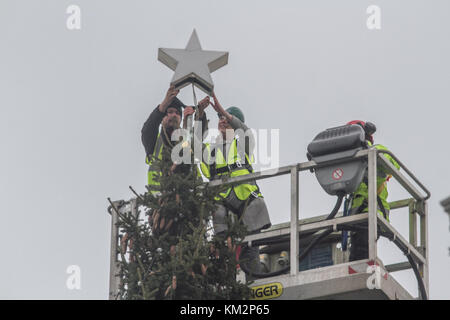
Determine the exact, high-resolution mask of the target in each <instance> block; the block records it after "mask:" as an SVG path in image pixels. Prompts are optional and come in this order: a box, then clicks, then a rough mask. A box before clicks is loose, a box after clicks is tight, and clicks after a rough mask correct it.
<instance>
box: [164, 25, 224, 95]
mask: <svg viewBox="0 0 450 320" xmlns="http://www.w3.org/2000/svg"><path fill="white" fill-rule="evenodd" d="M158 60H159V61H161V62H162V63H164V64H165V65H166V66H168V67H169V68H170V69H172V70H174V71H175V74H174V75H173V78H172V81H171V84H174V85H175V87H177V88H183V87H185V86H187V85H189V84H190V83H193V84H194V85H195V86H197V87H198V88H200V89H201V90H203V91H205V92H206V93H207V94H211V92H212V90H213V88H214V84H213V81H212V78H211V72H214V71H216V70H217V69H219V68H220V67H223V66H224V65H226V64H227V63H228V52H222V51H206V50H202V47H201V45H200V41H199V40H198V36H197V32H196V31H195V29H194V31H193V32H192V35H191V38H190V39H189V42H188V44H187V46H186V49H166V48H159V50H158Z"/></svg>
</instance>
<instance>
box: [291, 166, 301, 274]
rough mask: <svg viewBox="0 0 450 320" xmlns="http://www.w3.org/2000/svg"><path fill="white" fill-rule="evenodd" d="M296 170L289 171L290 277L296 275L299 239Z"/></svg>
mask: <svg viewBox="0 0 450 320" xmlns="http://www.w3.org/2000/svg"><path fill="white" fill-rule="evenodd" d="M298 218H299V214H298V168H297V166H296V165H295V166H293V167H292V169H291V250H290V265H291V275H292V276H295V275H297V274H298V271H299V270H298V257H299V237H298Z"/></svg>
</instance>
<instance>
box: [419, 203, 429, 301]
mask: <svg viewBox="0 0 450 320" xmlns="http://www.w3.org/2000/svg"><path fill="white" fill-rule="evenodd" d="M422 205H423V207H422V209H423V212H422V215H421V216H420V245H421V247H422V249H423V250H422V252H421V253H422V255H423V257H424V258H425V261H426V263H425V264H419V271H420V273H421V276H422V279H423V283H424V286H425V290H426V292H427V296H428V299H430V289H429V275H428V263H429V259H428V256H429V254H428V253H429V249H428V203H427V202H426V201H423V204H422Z"/></svg>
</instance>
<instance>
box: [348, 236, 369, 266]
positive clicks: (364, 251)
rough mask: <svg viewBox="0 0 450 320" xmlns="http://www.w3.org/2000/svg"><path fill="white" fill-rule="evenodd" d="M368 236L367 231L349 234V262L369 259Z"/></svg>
mask: <svg viewBox="0 0 450 320" xmlns="http://www.w3.org/2000/svg"><path fill="white" fill-rule="evenodd" d="M368 238H369V234H368V231H367V230H361V231H355V232H352V233H351V246H350V257H349V261H356V260H362V259H367V258H369V240H368Z"/></svg>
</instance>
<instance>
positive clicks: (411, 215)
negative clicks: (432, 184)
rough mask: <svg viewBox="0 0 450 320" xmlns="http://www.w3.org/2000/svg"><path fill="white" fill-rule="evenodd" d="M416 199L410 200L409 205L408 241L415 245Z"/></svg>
mask: <svg viewBox="0 0 450 320" xmlns="http://www.w3.org/2000/svg"><path fill="white" fill-rule="evenodd" d="M415 204H416V201H415V200H412V201H411V202H410V203H409V205H408V208H409V243H411V244H412V245H413V246H415V247H417V215H416V208H415V207H416V205H415Z"/></svg>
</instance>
